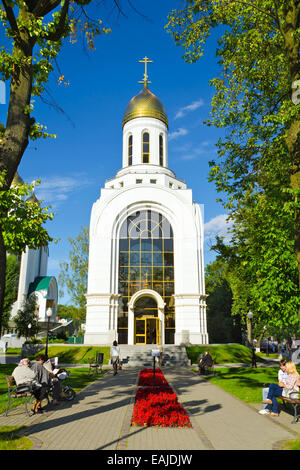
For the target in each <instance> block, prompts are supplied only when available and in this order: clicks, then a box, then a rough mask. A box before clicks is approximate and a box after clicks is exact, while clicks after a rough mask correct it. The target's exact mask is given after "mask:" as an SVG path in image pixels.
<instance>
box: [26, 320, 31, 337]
mask: <svg viewBox="0 0 300 470" xmlns="http://www.w3.org/2000/svg"><path fill="white" fill-rule="evenodd" d="M31 326H32V325H31V323H28V325H27V328H28V330H27V333H28V337H29V339H30V338H31V334H30V332H31Z"/></svg>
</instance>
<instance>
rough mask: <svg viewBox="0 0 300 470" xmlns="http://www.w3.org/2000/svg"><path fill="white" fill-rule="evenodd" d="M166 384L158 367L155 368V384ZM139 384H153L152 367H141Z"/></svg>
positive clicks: (142, 385)
mask: <svg viewBox="0 0 300 470" xmlns="http://www.w3.org/2000/svg"><path fill="white" fill-rule="evenodd" d="M163 384H165V385H167V384H168V382H167V381H166V379H165V377H164V374H163V373H162V371H161V370H160V369H155V385H163ZM139 385H140V386H141V387H144V386H147V385H153V369H143V370H142V371H141V373H140V376H139Z"/></svg>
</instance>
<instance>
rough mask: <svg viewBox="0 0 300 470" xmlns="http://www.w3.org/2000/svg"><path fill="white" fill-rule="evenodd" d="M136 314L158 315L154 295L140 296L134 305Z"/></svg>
mask: <svg viewBox="0 0 300 470" xmlns="http://www.w3.org/2000/svg"><path fill="white" fill-rule="evenodd" d="M134 315H135V316H143V315H145V316H153V317H157V303H156V300H155V299H153V297H149V296H145V297H140V298H139V299H138V300H137V301H136V303H135V306H134Z"/></svg>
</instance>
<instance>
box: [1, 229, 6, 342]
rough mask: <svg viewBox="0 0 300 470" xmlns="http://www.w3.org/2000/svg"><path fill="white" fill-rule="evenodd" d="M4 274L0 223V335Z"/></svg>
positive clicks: (4, 251) (4, 253) (3, 247)
mask: <svg viewBox="0 0 300 470" xmlns="http://www.w3.org/2000/svg"><path fill="white" fill-rule="evenodd" d="M5 275H6V248H5V245H4V240H3V234H2V227H1V224H0V337H1V334H2V312H3V305H4V295H5Z"/></svg>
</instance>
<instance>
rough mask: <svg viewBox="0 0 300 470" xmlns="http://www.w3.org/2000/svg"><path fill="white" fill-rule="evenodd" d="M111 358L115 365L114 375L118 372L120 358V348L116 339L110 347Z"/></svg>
mask: <svg viewBox="0 0 300 470" xmlns="http://www.w3.org/2000/svg"><path fill="white" fill-rule="evenodd" d="M110 359H111V363H112V365H113V370H114V375H116V374H117V373H118V364H119V360H120V348H119V346H118V343H117V341H114V342H113V345H112V346H111V348H110Z"/></svg>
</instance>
